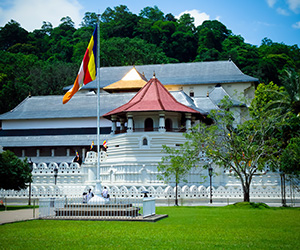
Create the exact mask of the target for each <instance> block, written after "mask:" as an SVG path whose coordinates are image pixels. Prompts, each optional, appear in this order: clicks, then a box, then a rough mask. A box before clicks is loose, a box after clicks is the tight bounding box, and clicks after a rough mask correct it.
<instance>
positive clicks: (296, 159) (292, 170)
mask: <svg viewBox="0 0 300 250" xmlns="http://www.w3.org/2000/svg"><path fill="white" fill-rule="evenodd" d="M280 161H281V167H282V169H284V171H285V172H286V173H289V174H291V175H294V176H296V177H297V178H299V177H300V164H299V163H300V137H295V138H292V139H291V140H290V142H289V144H288V145H287V147H286V148H285V150H284V151H283V153H282V156H281V159H280Z"/></svg>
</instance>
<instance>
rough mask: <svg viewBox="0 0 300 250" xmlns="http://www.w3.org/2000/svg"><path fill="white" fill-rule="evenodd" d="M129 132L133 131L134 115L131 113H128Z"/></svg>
mask: <svg viewBox="0 0 300 250" xmlns="http://www.w3.org/2000/svg"><path fill="white" fill-rule="evenodd" d="M127 119H128V122H127V133H132V132H133V116H132V115H131V114H127Z"/></svg>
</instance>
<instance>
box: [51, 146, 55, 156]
mask: <svg viewBox="0 0 300 250" xmlns="http://www.w3.org/2000/svg"><path fill="white" fill-rule="evenodd" d="M54 156H55V149H54V148H52V149H51V157H54Z"/></svg>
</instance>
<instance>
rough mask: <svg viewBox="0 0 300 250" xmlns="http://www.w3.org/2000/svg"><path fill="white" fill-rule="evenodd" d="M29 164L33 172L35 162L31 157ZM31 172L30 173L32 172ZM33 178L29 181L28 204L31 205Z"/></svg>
mask: <svg viewBox="0 0 300 250" xmlns="http://www.w3.org/2000/svg"><path fill="white" fill-rule="evenodd" d="M27 163H28V165H29V167H30V170H31V172H32V170H33V162H32V161H31V158H29V160H28V162H27ZM31 172H30V173H31ZM31 181H32V180H31V179H30V182H29V198H28V205H29V206H30V205H31Z"/></svg>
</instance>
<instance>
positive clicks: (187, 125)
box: [185, 113, 192, 130]
mask: <svg viewBox="0 0 300 250" xmlns="http://www.w3.org/2000/svg"><path fill="white" fill-rule="evenodd" d="M185 119H186V120H185V128H186V130H189V129H191V128H192V122H191V119H192V116H191V114H190V113H185Z"/></svg>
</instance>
